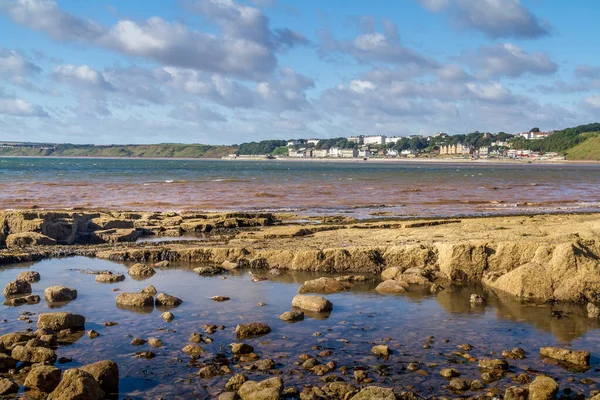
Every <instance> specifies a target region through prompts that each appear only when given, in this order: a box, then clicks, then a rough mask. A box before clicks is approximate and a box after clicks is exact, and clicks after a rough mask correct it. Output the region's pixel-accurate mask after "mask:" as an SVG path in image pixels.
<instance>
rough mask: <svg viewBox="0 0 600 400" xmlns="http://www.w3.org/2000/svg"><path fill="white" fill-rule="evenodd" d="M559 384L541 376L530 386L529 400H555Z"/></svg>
mask: <svg viewBox="0 0 600 400" xmlns="http://www.w3.org/2000/svg"><path fill="white" fill-rule="evenodd" d="M557 393H558V383H556V381H555V380H554V379H552V378H550V377H549V376H543V375H539V376H537V377H536V378H535V379H534V381H533V382H531V383H530V384H529V400H554V399H555V398H556V394H557Z"/></svg>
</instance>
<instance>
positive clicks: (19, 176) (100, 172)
mask: <svg viewBox="0 0 600 400" xmlns="http://www.w3.org/2000/svg"><path fill="white" fill-rule="evenodd" d="M32 206H37V207H40V208H67V207H106V208H112V209H126V210H173V211H178V210H206V211H212V210H275V211H291V212H295V213H298V214H300V215H315V214H332V213H345V214H348V215H349V216H354V217H359V218H364V217H369V216H373V215H381V214H385V215H394V216H402V217H412V216H460V215H493V214H510V213H538V212H583V211H599V210H600V165H538V164H518V165H517V164H510V165H506V164H503V165H494V164H464V163H462V164H458V163H457V164H430V163H429V164H425V163H423V164H419V163H375V162H373V161H366V162H364V161H358V162H355V163H340V162H318V163H317V162H284V161H276V160H271V161H227V160H222V161H221V160H144V159H55V158H0V208H2V209H8V208H28V207H32Z"/></svg>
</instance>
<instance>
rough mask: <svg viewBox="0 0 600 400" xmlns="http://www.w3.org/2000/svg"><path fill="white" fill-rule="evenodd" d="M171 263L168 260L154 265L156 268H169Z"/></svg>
mask: <svg viewBox="0 0 600 400" xmlns="http://www.w3.org/2000/svg"><path fill="white" fill-rule="evenodd" d="M170 264H171V263H170V262H169V261H167V260H165V261H159V262H157V263H154V268H167V267H168V266H169V265H170Z"/></svg>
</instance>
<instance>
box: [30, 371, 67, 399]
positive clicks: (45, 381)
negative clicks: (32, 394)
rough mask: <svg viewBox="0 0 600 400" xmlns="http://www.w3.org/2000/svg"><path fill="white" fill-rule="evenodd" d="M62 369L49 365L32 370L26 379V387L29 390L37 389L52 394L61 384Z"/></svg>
mask: <svg viewBox="0 0 600 400" xmlns="http://www.w3.org/2000/svg"><path fill="white" fill-rule="evenodd" d="M61 374H62V372H61V370H60V369H58V368H56V367H52V366H48V365H42V366H38V367H35V368H32V369H31V371H29V374H27V378H25V384H24V386H25V387H26V388H28V389H36V390H39V391H40V392H46V393H50V392H52V391H53V390H54V389H56V387H57V386H58V384H59V383H60V376H61Z"/></svg>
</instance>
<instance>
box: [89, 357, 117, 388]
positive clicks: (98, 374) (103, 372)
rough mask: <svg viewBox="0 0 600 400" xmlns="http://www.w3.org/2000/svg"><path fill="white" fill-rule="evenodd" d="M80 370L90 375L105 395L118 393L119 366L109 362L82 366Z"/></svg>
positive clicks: (104, 361)
mask: <svg viewBox="0 0 600 400" xmlns="http://www.w3.org/2000/svg"><path fill="white" fill-rule="evenodd" d="M80 369H81V370H83V371H85V372H87V373H89V374H91V375H92V376H93V377H94V379H95V380H96V381H97V382H98V383H99V384H100V388H101V389H102V390H103V391H104V392H106V393H118V392H119V366H118V365H117V363H116V362H114V361H110V360H103V361H98V362H97V363H93V364H89V365H84V366H83V367H81V368H80Z"/></svg>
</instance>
